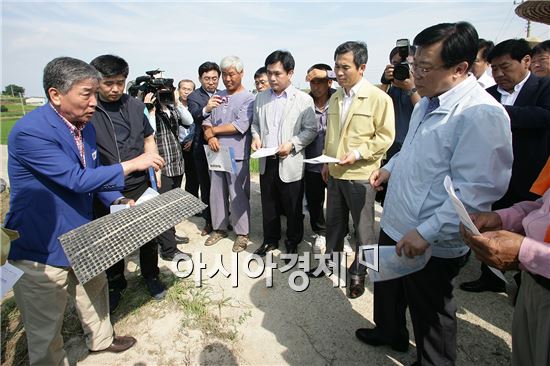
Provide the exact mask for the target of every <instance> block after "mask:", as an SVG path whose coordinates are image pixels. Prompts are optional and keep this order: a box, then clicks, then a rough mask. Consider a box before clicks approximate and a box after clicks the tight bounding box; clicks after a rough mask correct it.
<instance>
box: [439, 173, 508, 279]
mask: <svg viewBox="0 0 550 366" xmlns="http://www.w3.org/2000/svg"><path fill="white" fill-rule="evenodd" d="M443 184H444V186H445V190H446V191H447V194H448V195H449V197H450V198H451V201H452V202H453V206H454V208H455V211H456V213H457V214H458V217H460V222H462V225H464V226H466V228H468V230H470V231H471V232H472V233H473V234H474V235H481V233H480V232H479V230H478V229H477V227H476V226H475V224H474V222H473V221H472V219H471V218H470V215H468V211H466V208H465V207H464V204H462V202H461V201H460V199H459V198H458V197H457V196H456V193H455V188H454V187H453V181H452V180H451V177H449V176H448V175H447V176H446V177H445V180H444V181H443ZM489 269H490V270H491V272H493V273H494V274H495V275H496V276H497V277H498V278H500V279H501V280H503V281H504V282H505V283H508V281H507V280H506V278H505V277H504V274H503V273H502V272H501V271H499V270H498V269H496V268H493V267H489Z"/></svg>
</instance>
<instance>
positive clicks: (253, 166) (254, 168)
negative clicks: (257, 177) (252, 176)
mask: <svg viewBox="0 0 550 366" xmlns="http://www.w3.org/2000/svg"><path fill="white" fill-rule="evenodd" d="M250 172H251V173H259V172H260V161H259V160H258V159H252V158H251V159H250Z"/></svg>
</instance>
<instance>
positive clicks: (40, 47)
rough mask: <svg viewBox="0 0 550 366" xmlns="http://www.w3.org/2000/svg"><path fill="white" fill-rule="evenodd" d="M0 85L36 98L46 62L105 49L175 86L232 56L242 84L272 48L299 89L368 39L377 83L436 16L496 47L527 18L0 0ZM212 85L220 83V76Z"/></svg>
mask: <svg viewBox="0 0 550 366" xmlns="http://www.w3.org/2000/svg"><path fill="white" fill-rule="evenodd" d="M0 6H1V9H0V12H1V14H2V19H1V27H2V32H1V33H2V42H1V47H2V75H1V80H0V81H1V87H2V90H3V89H4V87H5V86H6V85H8V84H17V85H20V86H23V87H24V88H25V89H26V92H25V95H26V96H44V91H43V89H42V70H43V68H44V66H45V65H46V64H47V63H48V61H50V60H52V59H53V58H55V57H59V56H71V57H75V58H79V59H82V60H84V61H87V62H89V61H91V60H92V59H93V58H94V57H96V56H99V55H102V54H107V53H112V54H116V55H119V56H121V57H123V58H124V59H125V60H126V61H127V62H128V63H129V65H130V75H129V79H134V78H135V77H137V76H140V75H144V72H145V71H146V70H154V69H157V68H158V69H160V70H163V71H165V72H164V74H163V76H164V77H167V78H173V79H175V81H176V82H177V81H178V80H180V79H183V78H189V79H192V80H194V81H196V82H198V71H197V69H198V66H199V65H200V64H201V63H202V62H204V61H214V62H217V63H219V62H220V60H221V59H222V58H223V57H224V56H228V55H236V56H238V57H240V58H241V60H242V61H243V63H244V69H245V77H244V79H243V84H244V85H245V87H246V88H247V89H252V88H253V74H254V72H255V71H256V69H258V68H259V67H260V66H263V63H264V60H265V58H266V56H267V55H268V54H270V53H271V52H272V51H274V50H276V49H286V50H288V51H290V52H291V53H292V54H293V56H294V59H295V61H296V68H295V74H294V77H293V84H294V85H295V86H297V87H299V88H307V87H308V84H307V83H306V82H305V73H306V71H307V69H308V68H309V67H310V66H311V65H313V64H315V63H319V62H323V63H327V64H329V65H333V63H334V62H333V53H334V50H335V49H336V47H337V46H338V45H339V44H341V43H343V42H345V41H349V40H355V41H356V40H360V41H364V42H366V43H367V46H368V49H369V61H368V63H367V69H366V71H365V78H366V79H367V80H369V81H371V82H372V83H378V82H379V80H380V76H381V74H382V72H383V70H384V67H385V66H386V64H387V62H388V54H389V52H390V50H391V49H392V48H393V47H394V46H395V41H396V40H397V39H399V38H409V39H410V40H411V42H412V40H413V39H414V36H415V35H416V34H418V33H419V32H420V31H421V30H422V29H424V28H427V27H429V26H431V25H434V24H437V23H443V22H457V21H468V22H470V23H472V24H473V25H474V26H475V27H476V29H477V31H478V33H479V36H480V37H482V38H485V39H489V40H492V41H493V42H495V43H498V42H499V41H503V40H505V39H508V38H520V37H525V34H526V24H527V22H526V21H525V20H523V19H521V18H520V17H518V16H517V15H516V14H515V13H514V8H515V7H516V5H514V2H513V1H512V0H510V1H508V0H506V1H503V0H498V1H497V0H493V1H485V2H480V1H445V0H440V1H421V2H420V1H402V2H393V1H355V2H337V1H331V2H326V1H324V2H323V1H321V2H319V1H317V2H316V1H295V2H282V1H272V2H267V1H243V2H237V1H231V2H229V1H223V2H221V1H218V2H214V1H208V2H204V1H169V2H167V1H155V0H148V1H132V2H130V1H117V2H114V1H60V2H53V1H20V0H3V1H1V2H0ZM531 35H532V36H536V37H538V38H540V39H542V40H545V39H550V27H549V26H546V25H542V24H537V23H532V26H531ZM220 88H221V89H223V84H222V83H221V82H220Z"/></svg>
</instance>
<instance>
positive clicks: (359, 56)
mask: <svg viewBox="0 0 550 366" xmlns="http://www.w3.org/2000/svg"><path fill="white" fill-rule="evenodd" d="M348 52H352V53H353V63H354V64H355V67H357V68H359V67H360V66H361V65H363V64H366V63H367V61H368V60H369V51H368V50H367V44H366V43H365V42H360V41H347V42H344V43H342V44H341V45H340V46H338V47H336V51H334V61H336V57H337V56H338V55H343V54H344V53H348Z"/></svg>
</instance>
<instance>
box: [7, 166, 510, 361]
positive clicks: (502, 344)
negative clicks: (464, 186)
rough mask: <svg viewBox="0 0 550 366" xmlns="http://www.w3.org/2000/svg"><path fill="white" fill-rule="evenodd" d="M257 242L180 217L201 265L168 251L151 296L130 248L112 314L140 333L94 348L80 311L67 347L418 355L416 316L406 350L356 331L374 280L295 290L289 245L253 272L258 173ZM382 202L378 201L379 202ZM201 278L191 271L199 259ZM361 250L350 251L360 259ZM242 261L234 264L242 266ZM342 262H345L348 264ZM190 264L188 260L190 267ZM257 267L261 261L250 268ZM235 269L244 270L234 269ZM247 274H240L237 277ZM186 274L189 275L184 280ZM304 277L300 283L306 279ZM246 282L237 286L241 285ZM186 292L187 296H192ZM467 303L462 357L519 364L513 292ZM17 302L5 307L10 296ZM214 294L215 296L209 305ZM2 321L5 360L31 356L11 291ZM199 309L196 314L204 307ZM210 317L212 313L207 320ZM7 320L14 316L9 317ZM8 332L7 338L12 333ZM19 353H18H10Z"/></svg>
mask: <svg viewBox="0 0 550 366" xmlns="http://www.w3.org/2000/svg"><path fill="white" fill-rule="evenodd" d="M251 203H252V215H251V217H252V225H251V228H252V232H251V235H250V239H251V244H250V245H249V247H248V249H247V250H246V251H245V252H242V253H240V254H239V255H238V263H236V261H235V257H232V255H231V247H232V242H233V239H234V235H233V233H231V234H230V236H229V238H227V239H223V240H221V241H220V242H219V243H217V244H216V245H214V246H212V247H205V246H204V241H205V237H201V236H200V228H201V227H202V225H203V220H202V219H200V218H198V217H192V218H190V219H189V220H186V221H184V222H182V223H181V224H179V225H178V226H177V230H178V233H179V234H185V235H187V236H189V237H190V239H191V242H190V244H186V245H181V246H180V249H181V250H184V251H186V252H191V253H192V254H193V262H194V270H195V271H194V273H193V274H192V275H191V277H190V278H188V279H187V280H182V279H179V278H177V277H175V276H174V275H173V271H174V270H176V268H175V265H174V264H173V263H171V262H165V261H162V260H161V261H160V265H161V267H162V268H161V270H162V272H163V274H164V277H163V278H164V280H165V282H166V283H167V284H168V286H169V287H170V289H169V296H168V297H167V299H165V300H163V301H161V302H155V301H151V300H149V298H148V296H146V294H145V288H144V287H143V284H142V283H141V282H140V280H139V277H138V276H137V275H136V274H137V273H138V272H139V268H138V267H137V266H136V264H135V260H136V257H135V256H133V257H131V258H130V261H129V264H128V266H127V267H128V269H129V277H130V278H132V280H131V281H130V289H129V290H128V292H127V293H126V295H125V296H126V299H125V300H124V301H125V303H123V304H122V305H121V308H120V309H118V310H117V312H116V313H115V316H114V317H113V321H114V322H115V330H116V332H117V333H118V334H130V335H133V336H134V337H136V338H137V340H138V343H137V344H136V346H135V347H134V348H132V349H131V350H129V351H127V352H125V353H122V354H119V355H114V354H88V352H87V349H86V346H85V343H84V339H83V335H82V331H81V330H80V328H79V326H78V321H77V319H76V315H74V311H73V310H71V311H69V312H68V314H67V316H66V322H65V323H66V325H65V328H64V338H65V348H66V350H67V352H68V355H69V359H70V361H71V363H72V364H74V363H78V364H79V365H102V366H111V365H113V366H114V365H134V366H145V365H148V366H149V365H151V366H152V365H304V364H307V365H359V364H366V363H368V364H371V365H409V364H411V363H412V362H414V360H415V354H416V352H415V347H414V337H413V332H412V326H411V324H410V320H409V331H410V337H411V348H410V350H409V352H408V353H398V352H395V351H392V350H391V349H390V348H387V347H370V346H367V345H364V344H362V343H361V342H360V341H358V340H357V339H356V338H355V335H354V333H355V330H356V329H357V328H361V327H372V326H373V315H372V308H373V295H372V284H370V283H369V284H368V288H367V289H366V292H365V294H364V295H363V296H362V297H360V298H358V299H355V300H350V299H348V298H347V297H346V289H345V288H343V287H337V286H338V283H337V281H336V280H334V279H333V278H327V277H325V278H319V279H311V281H310V283H309V286H308V288H307V289H306V290H305V291H302V292H296V291H294V290H292V289H291V288H290V286H289V278H290V276H291V273H292V272H293V271H288V272H284V273H282V272H281V270H280V269H281V267H282V266H283V262H282V260H281V259H280V258H279V255H280V252H279V251H278V250H276V251H275V252H274V257H273V261H274V263H275V264H276V266H277V268H276V269H273V271H272V282H273V286H272V287H268V286H267V285H266V278H267V274H268V272H269V271H264V273H263V274H262V275H261V276H260V277H259V278H251V276H250V273H248V274H247V273H245V268H244V264H245V258H246V257H247V256H248V254H250V253H252V252H253V251H254V250H255V249H256V248H258V246H259V245H260V243H261V207H260V197H259V184H258V176H257V175H255V176H253V177H252V193H251ZM379 210H380V208H378V212H379ZM304 223H305V229H306V231H305V236H304V241H303V243H302V244H301V245H300V248H299V251H300V252H309V251H311V244H312V242H313V240H314V239H313V237H312V232H311V228H310V225H309V217H308V216H307V214H306V218H305V221H304ZM219 255H222V258H223V266H224V268H225V269H226V270H227V271H229V272H231V275H230V276H229V277H225V276H224V275H223V274H222V273H221V272H218V273H217V274H216V275H215V276H213V277H212V278H209V276H208V274H211V271H212V269H213V268H214V267H215V266H216V265H215V263H216V259H217V257H218V256H219ZM199 258H200V259H201V260H202V262H203V263H205V264H206V268H204V269H203V270H202V287H201V288H195V287H194V285H193V284H192V282H191V281H194V280H195V278H196V277H194V276H195V275H196V273H197V268H198V267H199ZM351 259H352V258H348V263H351ZM232 266H234V268H237V271H234V268H233V269H232ZM342 268H343V267H342ZM181 269H182V268H180V270H181ZM256 269H257V265H256V264H255V263H254V262H253V263H252V264H251V265H250V270H251V271H254V270H256ZM478 274H479V262H478V261H477V260H475V259H474V258H471V259H470V261H469V263H468V264H467V265H466V267H464V268H463V269H462V271H461V273H460V275H459V276H458V278H457V280H456V282H457V283H460V282H462V281H465V280H470V279H473V278H476V277H477V275H478ZM235 276H236V277H237V278H236V279H235ZM235 280H238V284H236V283H234V282H233V281H235ZM184 283H185V285H183V284H184ZM297 283H301V282H300V280H297ZM234 285H237V286H234ZM181 296H184V297H185V300H182V299H183V297H181ZM455 300H456V303H457V307H458V362H457V364H458V365H471V364H479V365H506V364H510V352H511V337H510V331H511V320H512V311H513V308H512V307H511V306H510V305H509V303H508V298H507V296H506V295H505V294H495V293H483V294H471V293H466V292H463V291H461V290H458V289H457V290H455ZM10 301H11V303H10V304H9V306H10V307H11V308H10V309H11V310H10V311H8V312H5V310H6V307H7V305H6V304H7V302H10ZM205 304H206V306H205ZM2 307H3V315H4V316H6V315H7V316H8V318H9V319H3V321H2V337H3V338H4V339H3V346H2V351H3V352H6V353H9V354H4V355H2V364H6V365H19V364H25V361H24V360H23V361H22V360H21V357H19V358H17V359H15V360H14V357H13V354H14V353H17V352H19V354H24V353H25V349H26V345H25V343H26V342H25V339H24V332H23V329H22V327H21V324H20V319H19V316H18V315H17V311H16V310H15V308H14V306H13V301H12V300H9V299H8V300H4V304H3V306H2ZM195 315H196V317H195V318H193V316H195ZM205 319H206V320H205ZM6 320H8V321H7V322H6ZM6 337H8V338H9V342H8V345H7V346H5V345H4V342H5V340H6ZM10 355H11V356H10Z"/></svg>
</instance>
